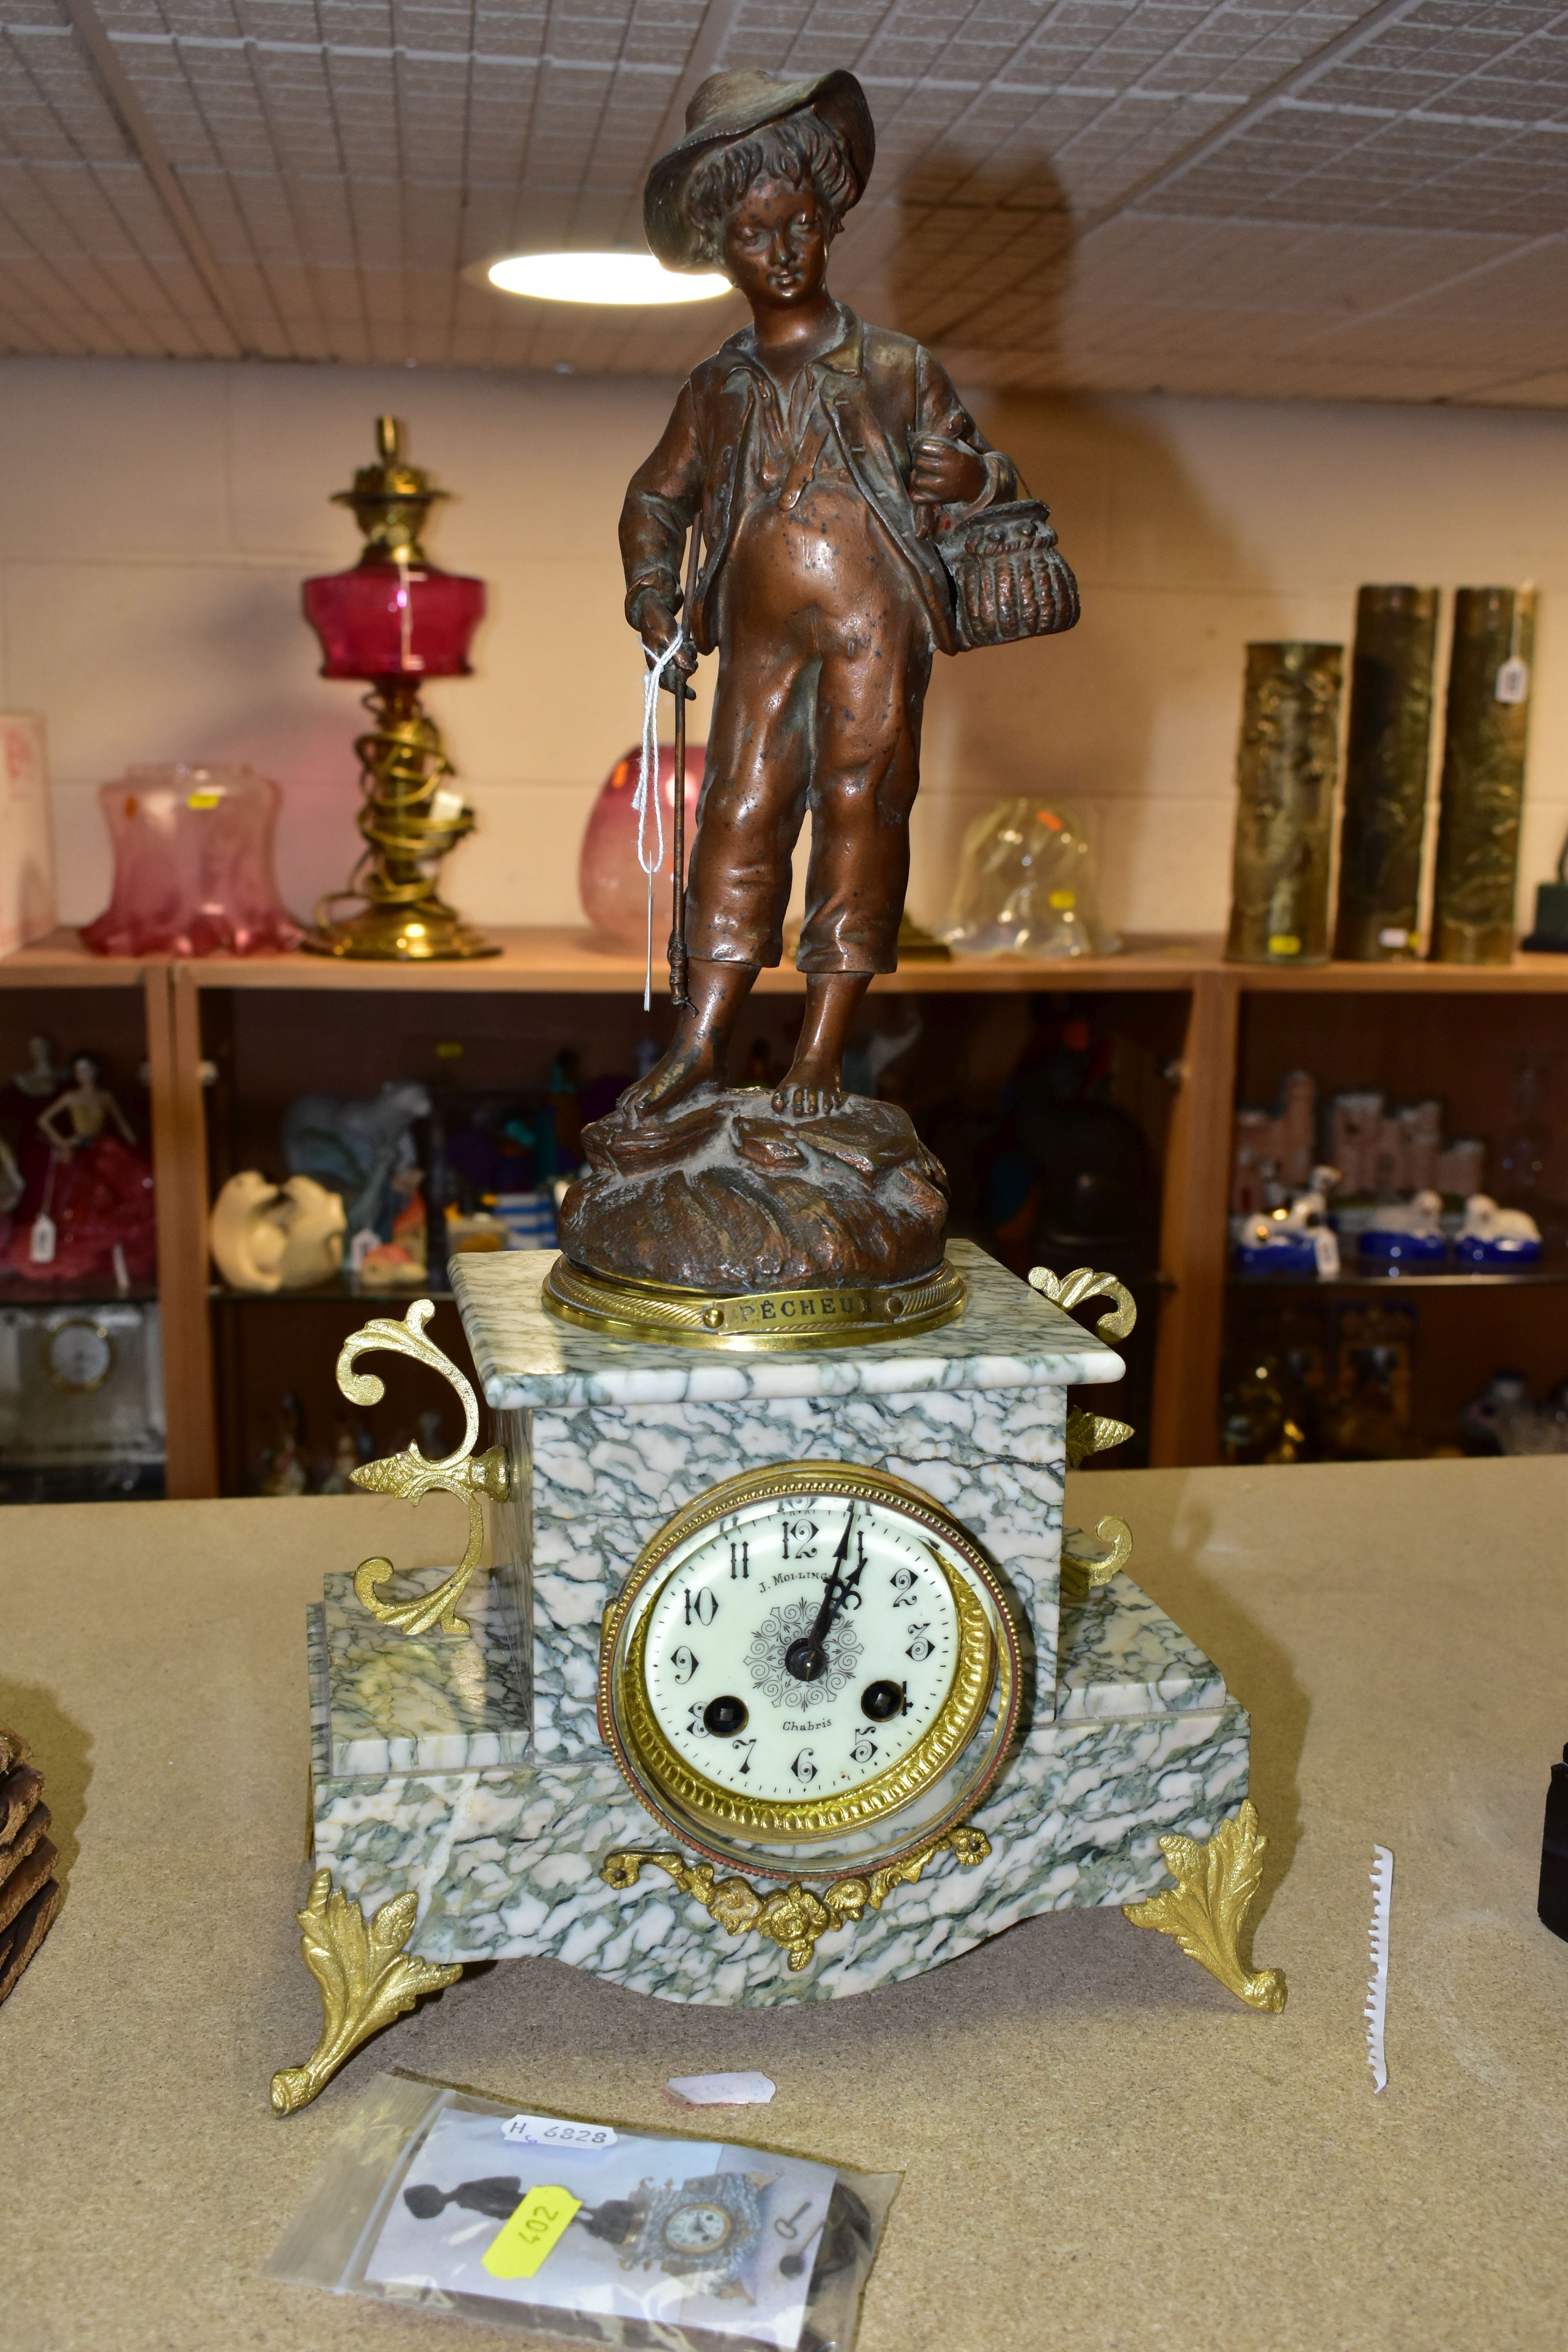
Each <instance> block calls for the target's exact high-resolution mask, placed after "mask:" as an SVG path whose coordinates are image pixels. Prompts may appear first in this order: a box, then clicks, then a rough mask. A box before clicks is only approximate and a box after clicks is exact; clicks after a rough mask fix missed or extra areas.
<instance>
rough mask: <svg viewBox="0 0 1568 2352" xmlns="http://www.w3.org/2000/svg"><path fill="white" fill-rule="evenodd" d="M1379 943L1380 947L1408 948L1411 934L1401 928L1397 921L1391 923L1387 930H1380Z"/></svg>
mask: <svg viewBox="0 0 1568 2352" xmlns="http://www.w3.org/2000/svg"><path fill="white" fill-rule="evenodd" d="M1377 944H1378V946H1379V947H1380V948H1407V947H1408V946H1409V945H1410V934H1409V932H1408V931H1404V930H1401V929H1400V928H1399V926H1398V924H1397V923H1390V924H1389V925H1388V927H1387V929H1385V930H1381V931H1379V933H1378V935H1377Z"/></svg>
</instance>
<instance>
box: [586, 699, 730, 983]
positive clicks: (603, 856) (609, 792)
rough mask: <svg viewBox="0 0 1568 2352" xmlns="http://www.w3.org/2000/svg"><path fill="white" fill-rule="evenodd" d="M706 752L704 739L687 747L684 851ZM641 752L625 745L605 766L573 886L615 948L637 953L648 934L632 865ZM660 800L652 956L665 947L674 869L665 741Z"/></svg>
mask: <svg viewBox="0 0 1568 2352" xmlns="http://www.w3.org/2000/svg"><path fill="white" fill-rule="evenodd" d="M706 756H707V746H706V745H705V744H702V743H691V744H689V745H688V746H687V752H686V842H687V854H688V856H689V855H690V845H691V843H692V840H693V838H694V837H695V834H696V826H697V799H698V795H699V793H700V792H701V790H702V770H703V764H704V761H705V759H706ZM640 759H641V754H640V753H639V752H637V751H628V752H627V753H626V756H625V758H624V759H620V760H617V761H616V764H615V766H614V767H613V768H612V769H611V770H610V772H609V775H608V777H607V778H606V780H605V786H604V789H603V791H602V792H601V793H600V794H599V797H598V799H597V800H596V801H595V803H594V809H593V814H592V815H591V816H590V817H589V819H588V824H587V830H586V831H585V832H584V835H583V847H582V850H581V852H580V854H579V856H578V860H577V891H578V896H579V897H580V898H581V899H582V901H583V912H584V914H585V915H586V916H587V918H588V920H589V921H590V922H591V923H592V924H593V926H594V929H595V930H596V931H603V932H604V934H605V937H606V938H607V939H611V940H614V941H615V942H616V946H617V947H624V948H630V949H632V950H635V951H636V953H637V954H638V955H641V953H642V951H643V948H644V946H645V944H646V942H647V875H646V874H645V873H644V872H643V870H642V867H641V866H639V865H638V864H637V811H636V809H634V808H633V806H632V795H633V793H635V792H636V791H637V768H638V765H639V763H640ZM658 800H659V810H660V814H662V816H663V818H664V862H663V865H662V866H660V868H659V870H658V873H657V874H656V875H655V876H654V881H653V944H654V953H655V955H656V956H658V955H659V954H661V953H662V952H663V945H664V940H665V936H666V934H667V933H668V929H669V918H670V880H671V876H672V874H673V871H674V866H673V857H672V842H673V836H674V828H675V753H674V751H673V750H672V749H671V748H670V746H669V745H668V743H666V744H663V745H661V746H660V749H659V754H658ZM648 838H649V840H650V841H651V840H652V839H653V830H652V812H651V810H650V811H649V817H648Z"/></svg>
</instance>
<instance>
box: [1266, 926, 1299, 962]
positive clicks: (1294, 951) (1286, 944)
mask: <svg viewBox="0 0 1568 2352" xmlns="http://www.w3.org/2000/svg"><path fill="white" fill-rule="evenodd" d="M1268 952H1269V954H1270V955H1277V956H1295V955H1300V952H1301V942H1300V940H1299V939H1298V938H1297V937H1296V934H1295V932H1294V931H1270V932H1269V934H1268Z"/></svg>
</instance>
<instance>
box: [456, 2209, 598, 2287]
mask: <svg viewBox="0 0 1568 2352" xmlns="http://www.w3.org/2000/svg"><path fill="white" fill-rule="evenodd" d="M582 2209H583V2200H582V2199H581V2198H580V2197H574V2196H573V2194H572V2192H571V2190H570V2189H530V2190H529V2192H528V2194H527V2196H526V2197H525V2198H524V2199H523V2200H522V2202H521V2205H520V2206H519V2207H518V2209H517V2210H516V2212H515V2213H514V2214H513V2215H512V2217H511V2219H510V2221H503V2222H502V2223H501V2225H500V2230H499V2231H497V2232H496V2235H495V2236H494V2237H493V2238H492V2239H491V2241H490V2242H489V2246H488V2247H487V2248H486V2250H485V2252H484V2253H483V2255H482V2256H481V2257H480V2259H481V2261H482V2262H483V2263H484V2267H485V2268H486V2270H487V2271H489V2274H490V2276H491V2278H498V2279H517V2278H531V2277H532V2276H533V2274H534V2273H535V2272H536V2271H537V2270H538V2269H539V2266H540V2264H541V2263H542V2262H543V2260H544V2258H545V2256H546V2255H547V2254H548V2253H549V2252H551V2250H552V2247H553V2246H555V2245H556V2244H557V2243H558V2242H559V2241H560V2240H561V2238H562V2237H563V2235H564V2233H565V2231H566V2229H567V2226H568V2224H569V2223H570V2221H571V2220H572V2217H573V2215H574V2213H579V2212H581V2211H582Z"/></svg>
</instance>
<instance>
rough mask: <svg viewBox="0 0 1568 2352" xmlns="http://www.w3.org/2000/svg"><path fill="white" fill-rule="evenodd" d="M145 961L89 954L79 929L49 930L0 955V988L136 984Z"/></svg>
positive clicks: (135, 958) (143, 973)
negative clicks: (29, 942)
mask: <svg viewBox="0 0 1568 2352" xmlns="http://www.w3.org/2000/svg"><path fill="white" fill-rule="evenodd" d="M147 961H148V960H147V959H146V958H145V957H142V956H100V955H93V954H92V953H91V952H90V951H89V950H88V949H87V948H84V947H83V945H82V943H81V937H80V934H79V932H76V931H68V930H58V931H50V932H48V933H47V935H46V936H45V937H44V938H43V939H41V940H34V941H33V944H32V945H31V947H26V948H16V949H15V950H13V952H12V953H11V954H10V955H8V956H0V988H140V987H141V985H142V980H143V978H144V976H145V974H146V971H147ZM164 961H167V959H164Z"/></svg>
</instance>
